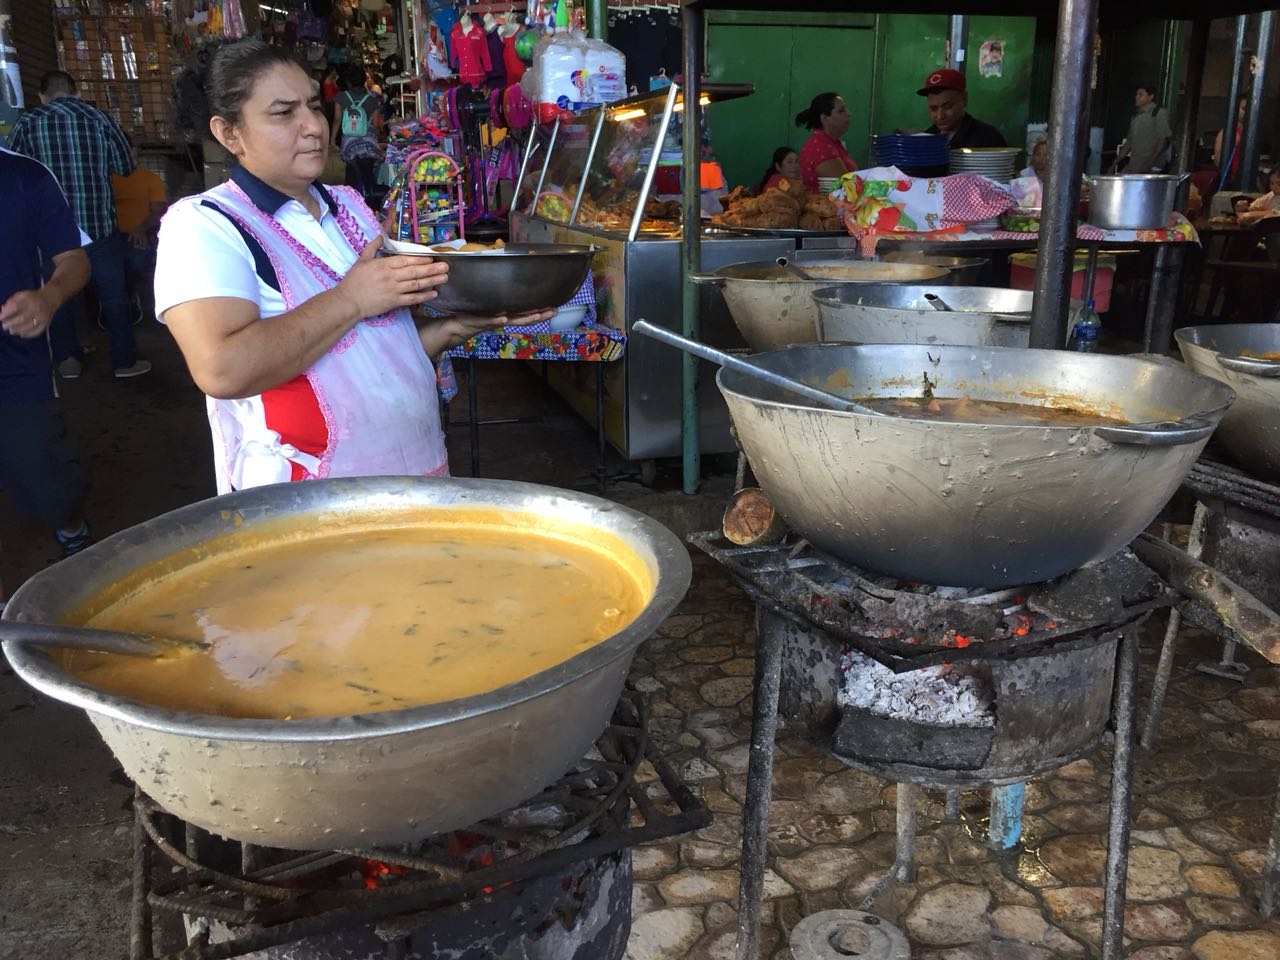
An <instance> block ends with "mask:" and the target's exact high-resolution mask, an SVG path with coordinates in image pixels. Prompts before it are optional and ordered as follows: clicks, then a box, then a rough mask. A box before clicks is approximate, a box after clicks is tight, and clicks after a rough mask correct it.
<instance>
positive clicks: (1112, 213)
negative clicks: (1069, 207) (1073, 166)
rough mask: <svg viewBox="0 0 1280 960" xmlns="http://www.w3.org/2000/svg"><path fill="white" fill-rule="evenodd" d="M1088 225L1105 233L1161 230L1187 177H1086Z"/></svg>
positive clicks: (1138, 175)
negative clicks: (1106, 231) (1110, 231)
mask: <svg viewBox="0 0 1280 960" xmlns="http://www.w3.org/2000/svg"><path fill="white" fill-rule="evenodd" d="M1088 179H1089V185H1090V190H1089V222H1090V223H1091V224H1093V225H1094V226H1095V227H1102V228H1103V229H1104V230H1163V229H1164V228H1165V227H1167V226H1168V225H1169V215H1170V214H1171V213H1173V204H1174V201H1175V200H1176V199H1177V196H1178V187H1179V186H1180V185H1181V184H1182V181H1183V180H1185V179H1187V175H1186V174H1182V175H1174V174H1164V173H1137V174H1125V175H1123V176H1113V177H1089V178H1088Z"/></svg>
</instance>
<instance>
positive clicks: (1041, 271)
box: [1031, 0, 1098, 349]
mask: <svg viewBox="0 0 1280 960" xmlns="http://www.w3.org/2000/svg"><path fill="white" fill-rule="evenodd" d="M1097 24H1098V5H1097V0H1061V3H1060V5H1059V7H1058V46H1057V50H1056V52H1055V54H1054V62H1053V94H1052V96H1051V98H1050V107H1049V130H1050V132H1051V134H1052V136H1053V141H1054V149H1053V150H1051V151H1050V152H1049V175H1048V177H1047V180H1048V182H1047V183H1046V184H1045V190H1044V206H1043V208H1042V210H1041V220H1040V242H1039V247H1038V250H1037V255H1036V278H1035V302H1034V304H1033V305H1032V308H1031V346H1033V347H1039V348H1042V349H1054V348H1058V349H1061V347H1062V345H1063V343H1065V342H1066V326H1067V312H1068V310H1069V308H1070V300H1071V296H1070V293H1071V271H1072V267H1073V266H1074V259H1073V251H1074V249H1075V239H1076V236H1075V234H1076V204H1077V202H1078V200H1079V199H1080V171H1081V169H1082V168H1083V161H1084V145H1085V137H1086V135H1087V133H1088V129H1089V73H1090V68H1091V66H1092V63H1093V39H1094V34H1095V32H1096V30H1097Z"/></svg>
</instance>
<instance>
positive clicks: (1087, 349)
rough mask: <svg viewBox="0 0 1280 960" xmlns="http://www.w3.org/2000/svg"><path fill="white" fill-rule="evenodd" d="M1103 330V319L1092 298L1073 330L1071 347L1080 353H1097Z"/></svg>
mask: <svg viewBox="0 0 1280 960" xmlns="http://www.w3.org/2000/svg"><path fill="white" fill-rule="evenodd" d="M1101 332H1102V320H1101V319H1100V318H1099V317H1098V311H1097V310H1095V309H1094V308H1093V301H1092V300H1090V301H1089V302H1088V303H1087V304H1086V305H1085V308H1084V310H1082V311H1081V312H1080V316H1079V317H1078V318H1077V319H1076V325H1075V327H1073V328H1072V330H1071V349H1072V350H1076V351H1078V352H1080V353H1096V352H1097V350H1098V334H1099V333H1101Z"/></svg>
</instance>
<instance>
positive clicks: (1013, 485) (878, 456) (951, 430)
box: [716, 344, 1235, 587]
mask: <svg viewBox="0 0 1280 960" xmlns="http://www.w3.org/2000/svg"><path fill="white" fill-rule="evenodd" d="M751 362H752V363H754V364H757V365H759V366H762V367H764V368H765V369H767V370H771V371H774V372H775V373H780V374H783V375H785V376H788V377H791V378H793V379H796V380H800V381H803V382H805V383H808V384H811V385H813V386H817V387H821V388H823V389H826V390H829V391H831V392H833V393H837V394H840V395H842V396H847V397H851V398H866V397H918V396H919V395H920V391H921V378H922V375H924V374H926V373H927V374H928V376H929V379H930V380H931V381H932V382H933V383H934V384H935V385H936V386H935V392H936V394H937V396H940V397H947V396H951V397H954V396H970V397H975V398H982V399H990V400H1002V401H1006V402H1016V403H1041V404H1052V403H1055V402H1058V403H1061V402H1066V403H1067V404H1068V405H1070V406H1076V407H1082V408H1084V409H1093V410H1096V411H1097V412H1099V413H1102V414H1105V415H1109V416H1116V417H1119V418H1122V419H1125V420H1128V421H1130V422H1131V423H1133V424H1134V426H1126V427H1119V426H1092V427H1079V426H1053V425H1037V426H1012V425H1004V424H975V423H949V422H941V421H937V420H923V419H912V418H907V417H897V416H877V415H865V414H858V413H848V412H843V411H837V410H832V409H820V408H817V407H813V406H805V405H803V404H797V403H793V402H792V399H793V395H790V394H784V393H783V392H782V391H781V390H779V389H777V388H774V387H772V386H771V385H769V384H762V383H760V382H759V381H757V380H755V379H754V378H750V377H746V376H743V375H742V374H740V373H735V372H734V371H732V370H728V369H721V371H720V373H719V375H718V376H717V380H716V382H717V384H718V385H719V387H720V391H721V393H723V394H724V397H725V400H726V401H727V402H728V405H729V411H730V413H731V414H732V416H733V424H734V428H735V430H736V432H737V435H738V439H739V441H740V442H741V444H742V448H743V450H744V451H745V452H746V454H747V457H748V458H749V459H750V461H751V467H752V469H753V470H754V472H755V475H756V477H757V478H758V480H759V482H760V486H761V487H762V488H763V489H764V491H765V493H766V494H767V495H768V497H769V499H770V501H771V502H772V503H773V505H774V507H776V508H777V510H778V512H779V513H780V514H781V515H782V517H783V519H784V520H786V522H787V524H788V525H789V526H790V527H791V528H792V529H793V530H794V531H796V532H797V533H798V534H800V535H802V536H804V537H806V538H807V539H808V540H810V541H811V542H812V543H814V544H815V545H816V546H818V547H821V548H822V549H824V550H826V551H828V552H830V553H832V554H834V555H836V556H838V557H841V558H843V559H845V560H848V561H849V562H851V563H854V564H857V565H858V566H860V567H863V568H865V569H867V570H872V571H877V572H879V573H883V574H888V575H890V576H894V577H899V578H901V579H904V580H913V581H919V582H922V583H935V584H944V585H949V586H964V587H977V586H990V587H1004V586H1016V585H1019V584H1024V583H1034V582H1038V581H1041V580H1048V579H1050V578H1052V577H1056V576H1058V575H1060V574H1063V573H1066V572H1068V571H1070V570H1074V569H1075V568H1077V567H1080V566H1082V565H1084V564H1086V563H1089V562H1090V561H1094V560H1102V559H1104V558H1106V557H1108V556H1110V555H1111V554H1113V553H1114V552H1115V551H1116V550H1118V549H1120V548H1121V547H1123V546H1124V545H1125V544H1127V543H1128V542H1129V541H1130V540H1132V539H1133V538H1134V537H1135V536H1137V534H1138V533H1139V532H1141V531H1142V529H1143V528H1144V527H1146V525H1147V524H1148V523H1150V522H1151V520H1152V519H1153V518H1154V517H1155V515H1156V514H1157V513H1158V512H1159V511H1160V508H1161V507H1163V506H1164V504H1165V503H1166V502H1167V501H1168V500H1169V498H1170V497H1171V496H1173V494H1174V492H1175V491H1176V490H1177V489H1178V486H1179V485H1180V484H1181V483H1182V479H1183V477H1184V476H1185V475H1186V474H1187V472H1188V471H1189V470H1190V469H1191V465H1192V464H1193V463H1194V462H1195V460H1196V458H1197V457H1198V456H1199V455H1200V451H1201V450H1202V449H1203V448H1204V445H1205V443H1206V442H1207V441H1208V439H1209V435H1210V434H1211V433H1212V432H1213V429H1214V427H1215V426H1216V425H1217V423H1218V421H1219V420H1220V419H1221V417H1222V414H1223V412H1224V411H1225V410H1226V408H1227V406H1228V405H1229V404H1230V403H1231V401H1232V400H1233V399H1234V397H1235V394H1234V393H1233V392H1232V390H1231V389H1230V388H1229V387H1227V386H1225V385H1224V384H1221V383H1219V382H1218V381H1216V380H1212V379H1210V378H1208V377H1202V376H1199V375H1198V374H1195V373H1192V372H1190V371H1189V370H1187V369H1186V368H1184V367H1183V366H1182V365H1181V364H1177V363H1173V362H1172V361H1170V362H1169V363H1160V362H1155V361H1151V360H1140V359H1137V358H1133V357H1111V356H1101V355H1096V354H1078V353H1067V352H1065V351H1061V350H1023V349H1018V348H1015V347H959V346H949V345H941V344H932V345H902V344H867V345H863V346H849V345H844V344H806V345H801V346H794V347H789V348H788V349H786V350H778V351H775V352H773V353H765V354H757V355H755V356H753V357H752V358H751ZM1150 421H1157V422H1158V423H1155V424H1148V422H1150ZM1142 424H1148V425H1142Z"/></svg>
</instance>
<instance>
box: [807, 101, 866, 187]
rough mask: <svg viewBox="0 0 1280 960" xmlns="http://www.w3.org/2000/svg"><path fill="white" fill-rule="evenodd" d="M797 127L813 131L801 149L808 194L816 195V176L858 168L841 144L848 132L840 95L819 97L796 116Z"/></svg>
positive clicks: (834, 174) (826, 175) (847, 110)
mask: <svg viewBox="0 0 1280 960" xmlns="http://www.w3.org/2000/svg"><path fill="white" fill-rule="evenodd" d="M796 126H797V127H806V128H808V129H809V130H812V131H813V133H812V134H810V136H809V139H808V140H806V141H805V142H804V146H803V147H801V148H800V177H801V179H802V180H804V188H805V190H807V191H808V192H809V193H817V192H818V178H819V177H842V176H844V175H845V174H846V173H849V172H850V171H851V170H857V169H858V165H857V164H856V163H854V162H853V158H852V157H850V156H849V151H847V150H846V149H845V148H844V144H843V143H841V142H840V141H841V139H842V138H843V137H844V135H845V134H846V133H848V132H849V108H848V107H847V106H845V102H844V98H843V97H841V96H840V94H838V93H820V94H818V95H817V96H816V97H814V98H813V101H812V102H811V103H810V104H809V109H807V110H801V111H800V112H799V113H798V114H796Z"/></svg>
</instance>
